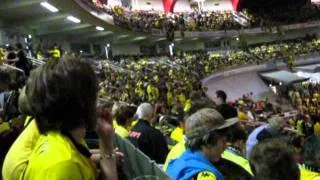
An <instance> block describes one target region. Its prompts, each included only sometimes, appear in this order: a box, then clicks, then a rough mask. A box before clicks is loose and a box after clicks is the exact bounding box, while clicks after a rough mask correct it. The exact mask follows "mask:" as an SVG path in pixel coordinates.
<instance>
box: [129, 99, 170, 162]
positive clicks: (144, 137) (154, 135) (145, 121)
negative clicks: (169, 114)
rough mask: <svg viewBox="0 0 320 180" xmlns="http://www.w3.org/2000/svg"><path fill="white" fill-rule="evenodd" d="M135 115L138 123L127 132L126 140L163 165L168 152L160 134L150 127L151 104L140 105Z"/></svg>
mask: <svg viewBox="0 0 320 180" xmlns="http://www.w3.org/2000/svg"><path fill="white" fill-rule="evenodd" d="M136 115H137V116H138V119H139V121H138V123H137V124H136V125H135V126H134V127H133V128H132V129H131V131H130V132H129V136H128V139H129V140H130V141H131V142H132V144H133V145H134V146H136V147H137V148H139V149H140V150H141V151H142V152H143V153H145V154H146V155H147V156H149V157H150V159H152V160H155V161H156V162H157V163H159V164H163V163H164V161H165V158H166V156H167V154H168V151H169V150H168V145H167V142H166V139H165V137H164V136H163V135H162V133H161V132H160V131H159V130H157V129H155V128H153V127H152V126H151V125H150V123H151V121H152V120H153V118H154V117H153V108H152V106H151V104H149V103H142V104H140V105H139V107H138V109H137V112H136Z"/></svg>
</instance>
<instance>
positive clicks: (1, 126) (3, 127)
mask: <svg viewBox="0 0 320 180" xmlns="http://www.w3.org/2000/svg"><path fill="white" fill-rule="evenodd" d="M9 129H10V124H9V123H7V122H4V123H1V124H0V133H2V132H4V131H7V130H9Z"/></svg>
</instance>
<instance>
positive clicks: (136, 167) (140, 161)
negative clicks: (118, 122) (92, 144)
mask: <svg viewBox="0 0 320 180" xmlns="http://www.w3.org/2000/svg"><path fill="white" fill-rule="evenodd" d="M115 145H116V147H118V148H119V150H120V151H121V152H122V153H124V163H123V164H122V171H123V172H124V174H125V175H126V177H127V179H139V178H141V179H143V177H154V178H152V179H159V180H160V179H161V180H169V179H170V177H169V176H168V175H167V174H166V173H165V172H164V171H163V170H162V169H161V167H160V166H158V165H157V164H156V162H155V161H153V160H151V159H150V158H149V157H148V156H146V155H145V154H143V153H142V152H141V151H140V150H139V149H138V148H136V147H135V146H134V145H132V144H131V143H130V142H129V140H127V139H123V138H121V137H120V136H118V135H115Z"/></svg>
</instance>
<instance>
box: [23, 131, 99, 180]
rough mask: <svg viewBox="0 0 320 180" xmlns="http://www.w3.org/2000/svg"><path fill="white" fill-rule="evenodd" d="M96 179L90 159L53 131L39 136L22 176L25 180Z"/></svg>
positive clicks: (65, 138) (67, 139)
mask: <svg viewBox="0 0 320 180" xmlns="http://www.w3.org/2000/svg"><path fill="white" fill-rule="evenodd" d="M96 177H97V176H96V169H95V166H94V163H93V162H92V161H91V159H90V158H87V157H85V156H83V155H82V154H81V153H80V152H79V151H78V150H77V149H76V148H75V146H74V145H73V143H72V142H71V140H70V139H69V138H67V137H66V136H64V135H62V134H61V133H59V132H53V131H50V132H48V133H47V135H41V136H40V138H39V140H38V141H37V143H36V145H35V147H34V149H33V151H32V153H31V156H30V158H29V163H28V167H27V169H26V173H25V175H24V179H26V180H28V179H30V180H31V179H32V180H46V179H48V180H49V179H50V180H56V179H59V180H60V179H65V180H67V179H70V180H71V179H77V180H95V179H96Z"/></svg>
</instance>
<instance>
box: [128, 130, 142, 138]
mask: <svg viewBox="0 0 320 180" xmlns="http://www.w3.org/2000/svg"><path fill="white" fill-rule="evenodd" d="M140 136H141V132H137V131H130V133H129V137H131V138H139V137H140Z"/></svg>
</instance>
